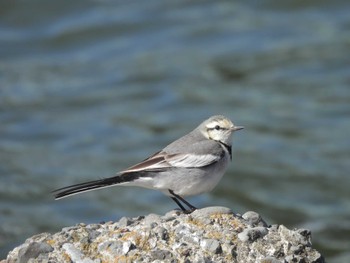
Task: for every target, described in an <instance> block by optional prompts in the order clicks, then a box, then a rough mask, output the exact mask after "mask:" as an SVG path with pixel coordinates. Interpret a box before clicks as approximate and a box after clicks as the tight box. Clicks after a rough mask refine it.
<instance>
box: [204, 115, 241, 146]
mask: <svg viewBox="0 0 350 263" xmlns="http://www.w3.org/2000/svg"><path fill="white" fill-rule="evenodd" d="M200 129H201V132H202V134H203V135H204V136H205V137H206V138H207V139H210V140H214V141H220V142H223V143H225V144H229V145H231V136H232V133H233V132H235V131H238V130H241V129H243V127H242V126H235V125H234V124H233V122H232V121H230V120H229V119H228V118H226V117H224V116H221V115H216V116H212V117H210V118H209V119H207V120H205V121H204V122H203V123H202V124H201V125H200Z"/></svg>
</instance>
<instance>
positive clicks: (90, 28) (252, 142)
mask: <svg viewBox="0 0 350 263" xmlns="http://www.w3.org/2000/svg"><path fill="white" fill-rule="evenodd" d="M349 13H350V3H349V2H348V1H345V0H344V1H307V2H304V1H272V0H264V1H203V2H196V3H188V1H161V0H156V1H79V0H78V1H44V0H36V1H2V7H1V9H0V123H1V125H0V176H1V184H0V197H1V199H0V258H5V257H6V254H7V252H8V251H9V250H10V249H12V248H13V247H14V246H16V245H18V244H19V243H22V242H23V241H24V240H25V239H26V238H27V237H28V236H30V235H33V234H36V233H39V232H44V231H49V232H56V231H59V230H60V229H61V228H62V227H64V226H68V225H72V224H76V223H79V222H85V223H91V222H100V221H108V220H118V219H119V218H120V217H122V216H136V215H142V214H147V213H151V212H152V213H159V214H164V213H165V212H167V211H168V210H170V209H173V208H174V207H175V204H174V203H173V202H172V201H171V200H170V199H169V198H167V197H164V196H163V195H162V194H161V193H158V192H155V191H150V190H143V189H138V188H123V187H120V188H109V189H105V190H101V191H96V192H90V193H86V194H82V195H80V196H75V197H72V198H68V199H64V200H60V201H54V200H53V198H52V196H51V194H50V191H52V190H53V189H56V188H59V187H63V186H66V185H69V184H73V183H78V182H84V181H87V180H93V179H97V178H101V177H107V176H111V175H114V174H115V173H116V172H117V171H119V170H121V169H123V168H126V167H128V166H130V165H131V164H133V163H135V162H137V161H140V160H142V159H144V158H145V157H147V155H149V154H152V153H154V152H155V151H157V150H159V149H161V148H162V147H164V146H165V145H166V144H167V143H169V142H171V141H172V140H174V139H176V138H178V137H179V136H181V135H183V134H185V133H187V132H189V131H190V130H191V129H193V128H194V127H195V126H197V125H198V124H199V123H200V122H201V121H202V120H204V119H205V118H207V117H209V116H211V115H213V114H218V113H219V114H224V115H226V116H228V117H230V118H232V119H233V120H234V122H235V123H236V124H238V125H243V126H245V127H246V129H245V130H244V131H241V132H239V133H237V134H235V136H234V153H233V154H234V158H233V163H232V164H231V165H230V168H229V171H228V172H227V173H226V175H225V177H224V179H223V180H222V181H221V183H220V184H219V185H218V186H217V188H216V189H215V190H214V191H213V192H212V193H210V194H206V195H202V196H197V197H193V198H190V199H189V200H191V202H192V203H194V204H196V205H197V206H199V207H204V206H209V205H222V206H227V207H230V208H232V209H233V210H234V211H236V212H238V213H244V212H245V211H248V210H254V211H257V212H259V213H260V214H261V215H262V216H263V217H264V218H265V219H266V220H267V221H268V222H269V223H271V224H272V223H279V224H283V225H286V226H287V227H289V228H293V227H299V228H308V229H311V231H312V233H313V245H314V247H315V248H317V249H318V250H320V251H321V253H322V254H324V255H325V256H326V259H327V261H329V262H349V261H350V249H349V248H350V239H349V236H350V191H349V189H350V177H349V172H350V161H349V159H350V139H349V134H350V121H349V117H350V15H349Z"/></svg>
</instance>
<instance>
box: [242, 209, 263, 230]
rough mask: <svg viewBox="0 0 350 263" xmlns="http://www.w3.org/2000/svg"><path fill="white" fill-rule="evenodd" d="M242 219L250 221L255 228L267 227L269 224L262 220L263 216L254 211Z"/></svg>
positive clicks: (244, 215)
mask: <svg viewBox="0 0 350 263" xmlns="http://www.w3.org/2000/svg"><path fill="white" fill-rule="evenodd" d="M242 218H244V219H245V220H247V221H248V223H249V224H250V225H251V226H252V227H254V226H264V227H267V224H266V223H265V221H264V220H262V218H261V216H260V215H259V214H258V213H257V212H254V211H248V212H246V213H244V214H243V215H242Z"/></svg>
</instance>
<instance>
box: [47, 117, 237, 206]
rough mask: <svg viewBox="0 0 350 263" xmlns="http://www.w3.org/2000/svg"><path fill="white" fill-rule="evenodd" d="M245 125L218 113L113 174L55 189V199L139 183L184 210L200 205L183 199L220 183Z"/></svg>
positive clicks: (208, 189) (137, 184) (206, 190)
mask: <svg viewBox="0 0 350 263" xmlns="http://www.w3.org/2000/svg"><path fill="white" fill-rule="evenodd" d="M243 128H244V127H242V126H235V125H234V124H233V122H232V121H231V120H230V119H228V118H226V117H224V116H222V115H215V116H212V117H210V118H208V119H206V120H205V121H203V122H202V123H201V124H200V125H199V126H198V127H197V128H195V129H194V130H192V131H191V132H189V133H188V134H186V135H184V136H182V137H180V138H179V139H177V140H175V141H174V142H172V143H170V144H169V145H168V146H166V147H165V148H163V149H162V150H160V151H158V152H156V153H155V154H153V155H151V156H150V157H148V158H147V159H145V160H143V161H141V162H140V163H137V164H135V165H133V166H131V167H129V168H127V169H125V170H122V171H121V172H119V173H117V174H116V175H115V176H113V177H108V178H103V179H98V180H94V181H89V182H85V183H80V184H74V185H70V186H66V187H63V188H60V189H57V190H54V191H53V192H52V193H53V194H54V198H55V199H56V200H58V199H61V198H64V197H68V196H72V195H75V194H78V193H83V192H87V191H92V190H96V189H101V188H106V187H111V186H118V185H120V186H138V187H143V188H148V189H154V190H159V191H161V192H163V193H164V194H165V195H167V196H169V197H170V198H171V199H172V200H173V201H174V202H175V203H176V204H177V205H178V206H179V208H180V209H181V210H182V211H183V212H184V213H191V212H193V211H194V210H196V209H197V208H196V207H195V206H193V205H192V204H190V203H189V202H188V201H186V200H185V199H184V197H185V196H194V195H199V194H202V193H206V192H210V191H211V190H213V189H214V187H215V186H216V185H217V184H218V183H219V181H220V180H221V178H222V177H223V175H224V173H225V172H226V170H227V168H228V164H229V163H230V161H231V160H232V143H231V141H232V134H233V133H234V132H235V131H238V130H241V129H243Z"/></svg>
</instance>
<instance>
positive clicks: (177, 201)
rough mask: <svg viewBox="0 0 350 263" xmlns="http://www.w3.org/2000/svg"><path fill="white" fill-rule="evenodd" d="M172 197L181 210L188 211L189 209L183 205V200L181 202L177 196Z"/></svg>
mask: <svg viewBox="0 0 350 263" xmlns="http://www.w3.org/2000/svg"><path fill="white" fill-rule="evenodd" d="M171 199H173V200H174V202H175V203H176V204H177V205H178V206H179V207H180V208H181V210H182V211H183V212H186V211H187V210H186V209H185V208H184V207H183V205H182V204H181V202H180V201H179V200H177V199H176V197H173V196H171Z"/></svg>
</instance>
